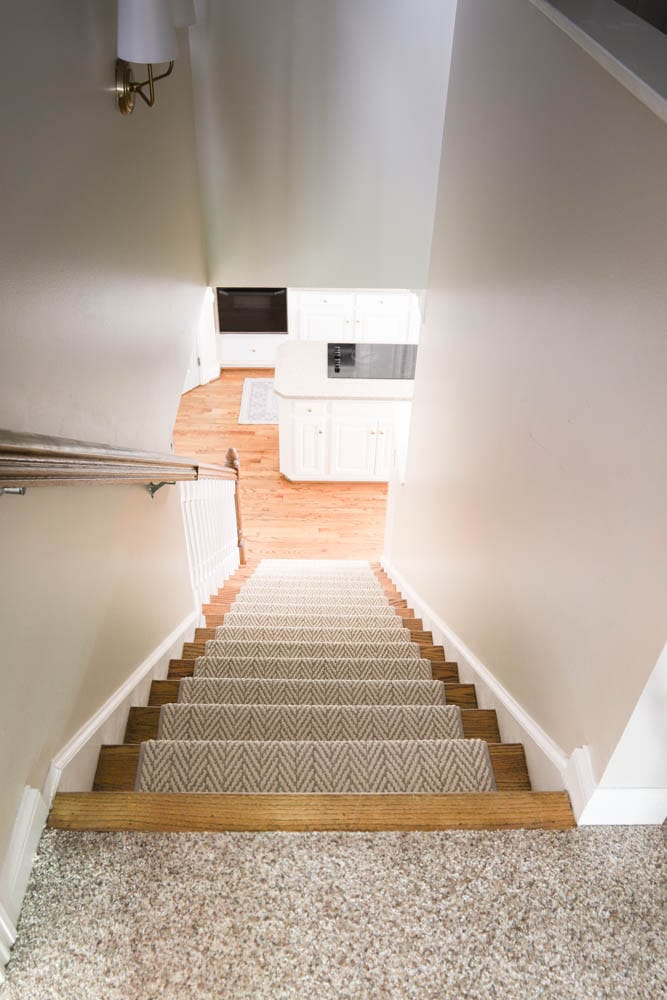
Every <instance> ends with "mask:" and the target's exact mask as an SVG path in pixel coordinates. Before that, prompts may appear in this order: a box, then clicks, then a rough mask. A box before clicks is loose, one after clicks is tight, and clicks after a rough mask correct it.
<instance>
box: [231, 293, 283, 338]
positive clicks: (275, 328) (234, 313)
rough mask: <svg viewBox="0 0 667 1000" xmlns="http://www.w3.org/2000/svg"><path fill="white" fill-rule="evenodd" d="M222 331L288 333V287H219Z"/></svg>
mask: <svg viewBox="0 0 667 1000" xmlns="http://www.w3.org/2000/svg"><path fill="white" fill-rule="evenodd" d="M216 291H217V297H218V326H219V329H220V333H287V289H286V288H218V289H216Z"/></svg>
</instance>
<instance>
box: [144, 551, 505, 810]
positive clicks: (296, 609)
mask: <svg viewBox="0 0 667 1000" xmlns="http://www.w3.org/2000/svg"><path fill="white" fill-rule="evenodd" d="M364 602H365V603H364ZM136 789H137V791H139V792H205V793H236V794H245V793H248V794H253V793H275V794H280V793H290V792H291V793H314V794H326V793H352V794H364V793H368V794H388V793H432V794H440V793H443V794H445V793H454V792H457V793H458V792H491V791H493V790H494V789H495V781H494V777H493V771H492V768H491V763H490V758H489V750H488V745H487V743H486V742H485V741H484V740H475V739H464V738H463V729H462V725H461V714H460V711H459V709H458V708H457V707H455V706H449V705H446V704H445V687H444V684H443V683H442V682H441V681H434V680H433V679H432V676H431V670H430V664H429V662H428V661H425V660H423V659H421V656H420V648H419V645H418V644H417V643H414V642H412V641H411V635H410V632H409V631H408V629H406V628H404V627H403V622H402V620H401V619H400V618H399V617H398V616H397V615H396V614H395V613H394V611H393V610H392V608H391V606H390V604H389V602H388V601H387V599H386V597H385V596H384V592H383V590H382V587H381V585H380V583H379V582H378V580H377V578H376V576H375V574H374V573H373V571H372V570H371V568H370V565H369V564H368V563H365V562H346V561H335V560H321V561H320V560H316V561H301V560H265V561H263V562H262V563H260V565H259V567H258V569H257V571H256V572H255V573H254V574H253V576H252V577H251V578H250V579H249V580H248V581H247V582H246V583H245V585H244V586H243V587H242V589H241V591H240V592H239V594H238V597H237V599H236V600H235V602H234V604H233V606H232V609H231V611H230V612H229V613H228V614H226V615H225V619H224V625H221V626H220V627H219V628H217V629H216V633H215V638H214V639H211V640H210V641H208V642H207V643H206V649H205V655H204V656H203V657H200V658H199V659H198V660H197V661H196V664H195V669H194V673H193V676H192V677H188V678H184V679H183V680H182V681H181V683H180V685H179V695H178V703H177V704H175V705H169V706H165V707H163V708H162V710H161V714H160V724H159V730H158V738H157V739H156V740H148V741H146V742H143V743H142V744H141V751H140V758H139V766H138V769H137V779H136Z"/></svg>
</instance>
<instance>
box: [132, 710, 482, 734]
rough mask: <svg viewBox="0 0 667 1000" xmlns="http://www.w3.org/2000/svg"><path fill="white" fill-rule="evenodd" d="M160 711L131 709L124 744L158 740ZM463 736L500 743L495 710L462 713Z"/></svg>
mask: <svg viewBox="0 0 667 1000" xmlns="http://www.w3.org/2000/svg"><path fill="white" fill-rule="evenodd" d="M159 721H160V709H159V707H157V706H155V705H147V706H145V707H134V708H131V709H130V712H129V715H128V717H127V726H126V728H125V738H124V741H123V742H124V743H142V742H143V740H156V739H157V733H158V723H159ZM461 721H462V723H463V735H464V736H465V737H466V738H467V739H477V740H486V741H487V743H500V731H499V729H498V718H497V716H496V713H495V711H494V710H493V709H490V708H486V709H484V708H476V709H475V708H473V709H464V710H463V711H462V712H461Z"/></svg>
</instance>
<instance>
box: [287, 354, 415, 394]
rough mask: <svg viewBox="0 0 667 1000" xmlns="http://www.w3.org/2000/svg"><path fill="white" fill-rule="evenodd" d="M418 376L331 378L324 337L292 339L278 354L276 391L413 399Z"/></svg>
mask: <svg viewBox="0 0 667 1000" xmlns="http://www.w3.org/2000/svg"><path fill="white" fill-rule="evenodd" d="M414 385H415V383H414V379H393V378H329V377H328V376H327V344H326V341H323V340H290V341H287V342H286V343H284V344H281V345H280V346H279V348H278V353H277V356H276V374H275V381H274V385H273V388H274V392H276V394H277V395H278V396H282V397H283V398H285V399H401V400H405V399H412V394H413V391H414Z"/></svg>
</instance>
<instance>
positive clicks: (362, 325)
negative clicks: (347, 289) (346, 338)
mask: <svg viewBox="0 0 667 1000" xmlns="http://www.w3.org/2000/svg"><path fill="white" fill-rule="evenodd" d="M410 298H411V296H410V293H409V292H384V293H379V292H359V293H358V295H357V297H356V307H355V314H354V331H355V335H354V342H355V343H357V344H407V343H410V334H411V329H410Z"/></svg>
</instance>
